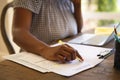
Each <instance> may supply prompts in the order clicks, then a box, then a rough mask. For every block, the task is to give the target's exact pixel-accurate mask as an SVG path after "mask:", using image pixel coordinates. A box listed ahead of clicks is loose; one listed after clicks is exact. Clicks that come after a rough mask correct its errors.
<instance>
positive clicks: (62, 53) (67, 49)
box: [41, 44, 83, 63]
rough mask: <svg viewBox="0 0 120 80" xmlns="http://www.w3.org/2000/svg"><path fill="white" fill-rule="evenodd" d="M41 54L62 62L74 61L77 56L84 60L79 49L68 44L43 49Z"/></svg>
mask: <svg viewBox="0 0 120 80" xmlns="http://www.w3.org/2000/svg"><path fill="white" fill-rule="evenodd" d="M41 56H43V57H44V58H46V59H48V60H53V61H59V62H62V63H65V62H69V61H72V60H74V59H76V57H78V58H80V59H81V60H82V61H83V59H82V57H81V56H80V55H79V53H78V52H77V50H75V49H73V48H72V47H71V46H69V45H67V44H63V45H59V46H55V47H47V48H45V49H44V50H43V51H42V54H41Z"/></svg>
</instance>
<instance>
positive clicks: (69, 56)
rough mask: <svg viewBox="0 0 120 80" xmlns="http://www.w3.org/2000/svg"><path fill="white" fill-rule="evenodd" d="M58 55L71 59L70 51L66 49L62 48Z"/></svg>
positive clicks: (67, 59)
mask: <svg viewBox="0 0 120 80" xmlns="http://www.w3.org/2000/svg"><path fill="white" fill-rule="evenodd" d="M60 55H62V56H64V57H66V61H71V60H72V58H71V53H68V52H67V51H64V50H62V51H61V52H60Z"/></svg>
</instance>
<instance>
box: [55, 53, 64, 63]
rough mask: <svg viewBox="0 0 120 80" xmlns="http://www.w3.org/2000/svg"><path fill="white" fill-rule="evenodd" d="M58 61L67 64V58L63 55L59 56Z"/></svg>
mask: <svg viewBox="0 0 120 80" xmlns="http://www.w3.org/2000/svg"><path fill="white" fill-rule="evenodd" d="M56 57H57V61H59V62H61V63H65V62H66V60H65V59H66V58H65V57H64V56H62V55H57V56H56Z"/></svg>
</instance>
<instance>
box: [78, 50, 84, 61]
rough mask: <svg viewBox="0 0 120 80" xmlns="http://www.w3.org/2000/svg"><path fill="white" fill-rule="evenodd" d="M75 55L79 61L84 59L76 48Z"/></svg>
mask: <svg viewBox="0 0 120 80" xmlns="http://www.w3.org/2000/svg"><path fill="white" fill-rule="evenodd" d="M76 55H77V57H78V58H79V59H80V60H81V61H84V59H83V58H82V57H81V55H80V54H79V53H78V51H77V50H76Z"/></svg>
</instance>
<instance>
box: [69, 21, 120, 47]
mask: <svg viewBox="0 0 120 80" xmlns="http://www.w3.org/2000/svg"><path fill="white" fill-rule="evenodd" d="M119 25H120V23H119V24H118V25H117V27H116V28H118V26H119ZM113 38H114V30H113V31H112V32H111V34H110V35H103V34H101V35H96V34H83V35H82V36H78V37H76V38H74V39H72V40H70V41H68V42H69V43H76V44H85V45H93V46H103V45H105V44H107V43H108V42H110V41H111V40H112V39H113Z"/></svg>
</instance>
